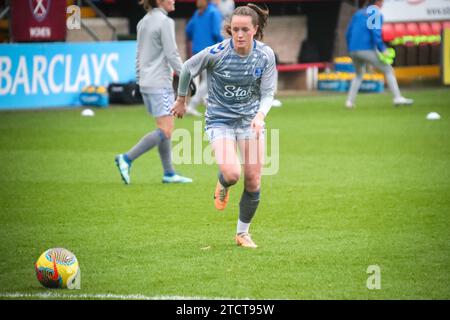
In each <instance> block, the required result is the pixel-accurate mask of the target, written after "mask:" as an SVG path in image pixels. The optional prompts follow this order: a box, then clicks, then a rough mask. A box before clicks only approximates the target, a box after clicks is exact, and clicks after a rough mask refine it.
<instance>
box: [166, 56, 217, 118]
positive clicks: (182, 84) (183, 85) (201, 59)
mask: <svg viewBox="0 0 450 320" xmlns="http://www.w3.org/2000/svg"><path fill="white" fill-rule="evenodd" d="M212 48H214V47H208V48H205V49H204V50H202V51H200V52H199V53H197V54H196V55H194V56H193V57H191V58H190V59H189V60H187V61H186V62H185V63H184V64H183V67H182V68H181V72H180V78H179V82H178V97H177V100H176V101H175V103H174V105H173V107H172V109H171V112H172V114H173V115H174V116H175V117H177V118H182V117H183V115H184V114H185V112H186V96H187V94H188V91H189V84H190V82H191V79H193V78H195V77H196V76H198V75H199V74H200V73H201V72H202V71H203V70H204V69H206V68H208V67H211V66H212V65H213V64H214V61H215V60H216V57H217V55H216V54H215V53H217V51H215V50H212Z"/></svg>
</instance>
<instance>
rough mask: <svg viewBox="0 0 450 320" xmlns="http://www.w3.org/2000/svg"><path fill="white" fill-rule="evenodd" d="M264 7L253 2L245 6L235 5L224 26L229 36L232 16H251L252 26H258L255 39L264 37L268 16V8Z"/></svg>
mask: <svg viewBox="0 0 450 320" xmlns="http://www.w3.org/2000/svg"><path fill="white" fill-rule="evenodd" d="M264 7H265V8H261V7H259V6H257V5H256V4H253V3H248V4H247V5H246V6H242V7H237V8H236V9H234V11H233V14H232V15H231V17H230V19H229V20H228V21H227V23H226V24H225V26H224V29H225V32H226V33H227V34H228V35H229V36H231V19H233V16H249V17H251V18H252V24H253V26H255V27H256V26H258V30H257V31H256V34H255V39H256V40H262V39H263V37H264V27H265V26H266V24H267V18H268V17H269V9H268V8H267V6H266V5H264Z"/></svg>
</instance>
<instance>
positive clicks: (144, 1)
mask: <svg viewBox="0 0 450 320" xmlns="http://www.w3.org/2000/svg"><path fill="white" fill-rule="evenodd" d="M139 4H140V5H141V6H143V7H144V10H145V11H150V10H151V9H152V8H156V7H158V3H157V0H139Z"/></svg>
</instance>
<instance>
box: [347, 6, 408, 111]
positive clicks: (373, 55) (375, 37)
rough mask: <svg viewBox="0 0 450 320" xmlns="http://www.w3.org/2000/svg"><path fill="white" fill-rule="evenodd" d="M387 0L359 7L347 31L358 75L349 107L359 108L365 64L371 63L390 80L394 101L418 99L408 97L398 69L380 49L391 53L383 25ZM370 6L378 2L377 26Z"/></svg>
mask: <svg viewBox="0 0 450 320" xmlns="http://www.w3.org/2000/svg"><path fill="white" fill-rule="evenodd" d="M383 2H384V0H369V1H368V2H367V6H366V7H364V8H363V9H361V10H359V11H357V12H356V13H355V15H354V16H353V18H352V20H351V22H350V24H349V26H348V29H347V34H346V40H347V48H348V51H349V55H350V57H351V58H352V60H353V64H354V66H355V69H356V77H355V79H354V80H353V81H352V84H351V86H350V90H349V93H348V97H347V101H346V103H345V106H346V107H347V108H349V109H353V108H355V100H356V95H357V94H358V91H359V89H360V87H361V84H362V81H363V76H364V72H365V67H366V65H367V64H370V65H373V66H374V67H375V68H376V69H378V70H380V71H381V72H383V73H384V75H385V77H386V81H387V84H388V86H389V89H390V90H391V92H392V94H393V96H394V100H393V102H394V105H412V104H413V103H414V100H412V99H406V98H404V97H403V96H402V95H401V93H400V89H399V87H398V83H397V79H396V78H395V74H394V69H393V68H392V66H391V65H389V64H386V63H383V62H382V61H381V59H380V56H379V53H381V54H383V55H388V50H387V47H386V45H385V44H384V42H383V38H382V34H381V30H382V26H383V16H382V15H381V12H380V10H381V8H382V6H383ZM368 6H376V7H377V9H378V10H377V11H378V13H377V14H379V15H380V16H379V22H380V25H379V26H373V25H372V24H371V23H370V21H369V18H372V19H373V18H374V17H370V16H369V13H368V10H367V8H368Z"/></svg>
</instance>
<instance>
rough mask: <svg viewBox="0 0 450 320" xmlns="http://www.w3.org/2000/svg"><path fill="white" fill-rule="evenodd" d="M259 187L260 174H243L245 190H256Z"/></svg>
mask: <svg viewBox="0 0 450 320" xmlns="http://www.w3.org/2000/svg"><path fill="white" fill-rule="evenodd" d="M260 188H261V175H260V174H250V175H246V176H245V190H247V191H249V192H256V191H258V190H259V189H260Z"/></svg>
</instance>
